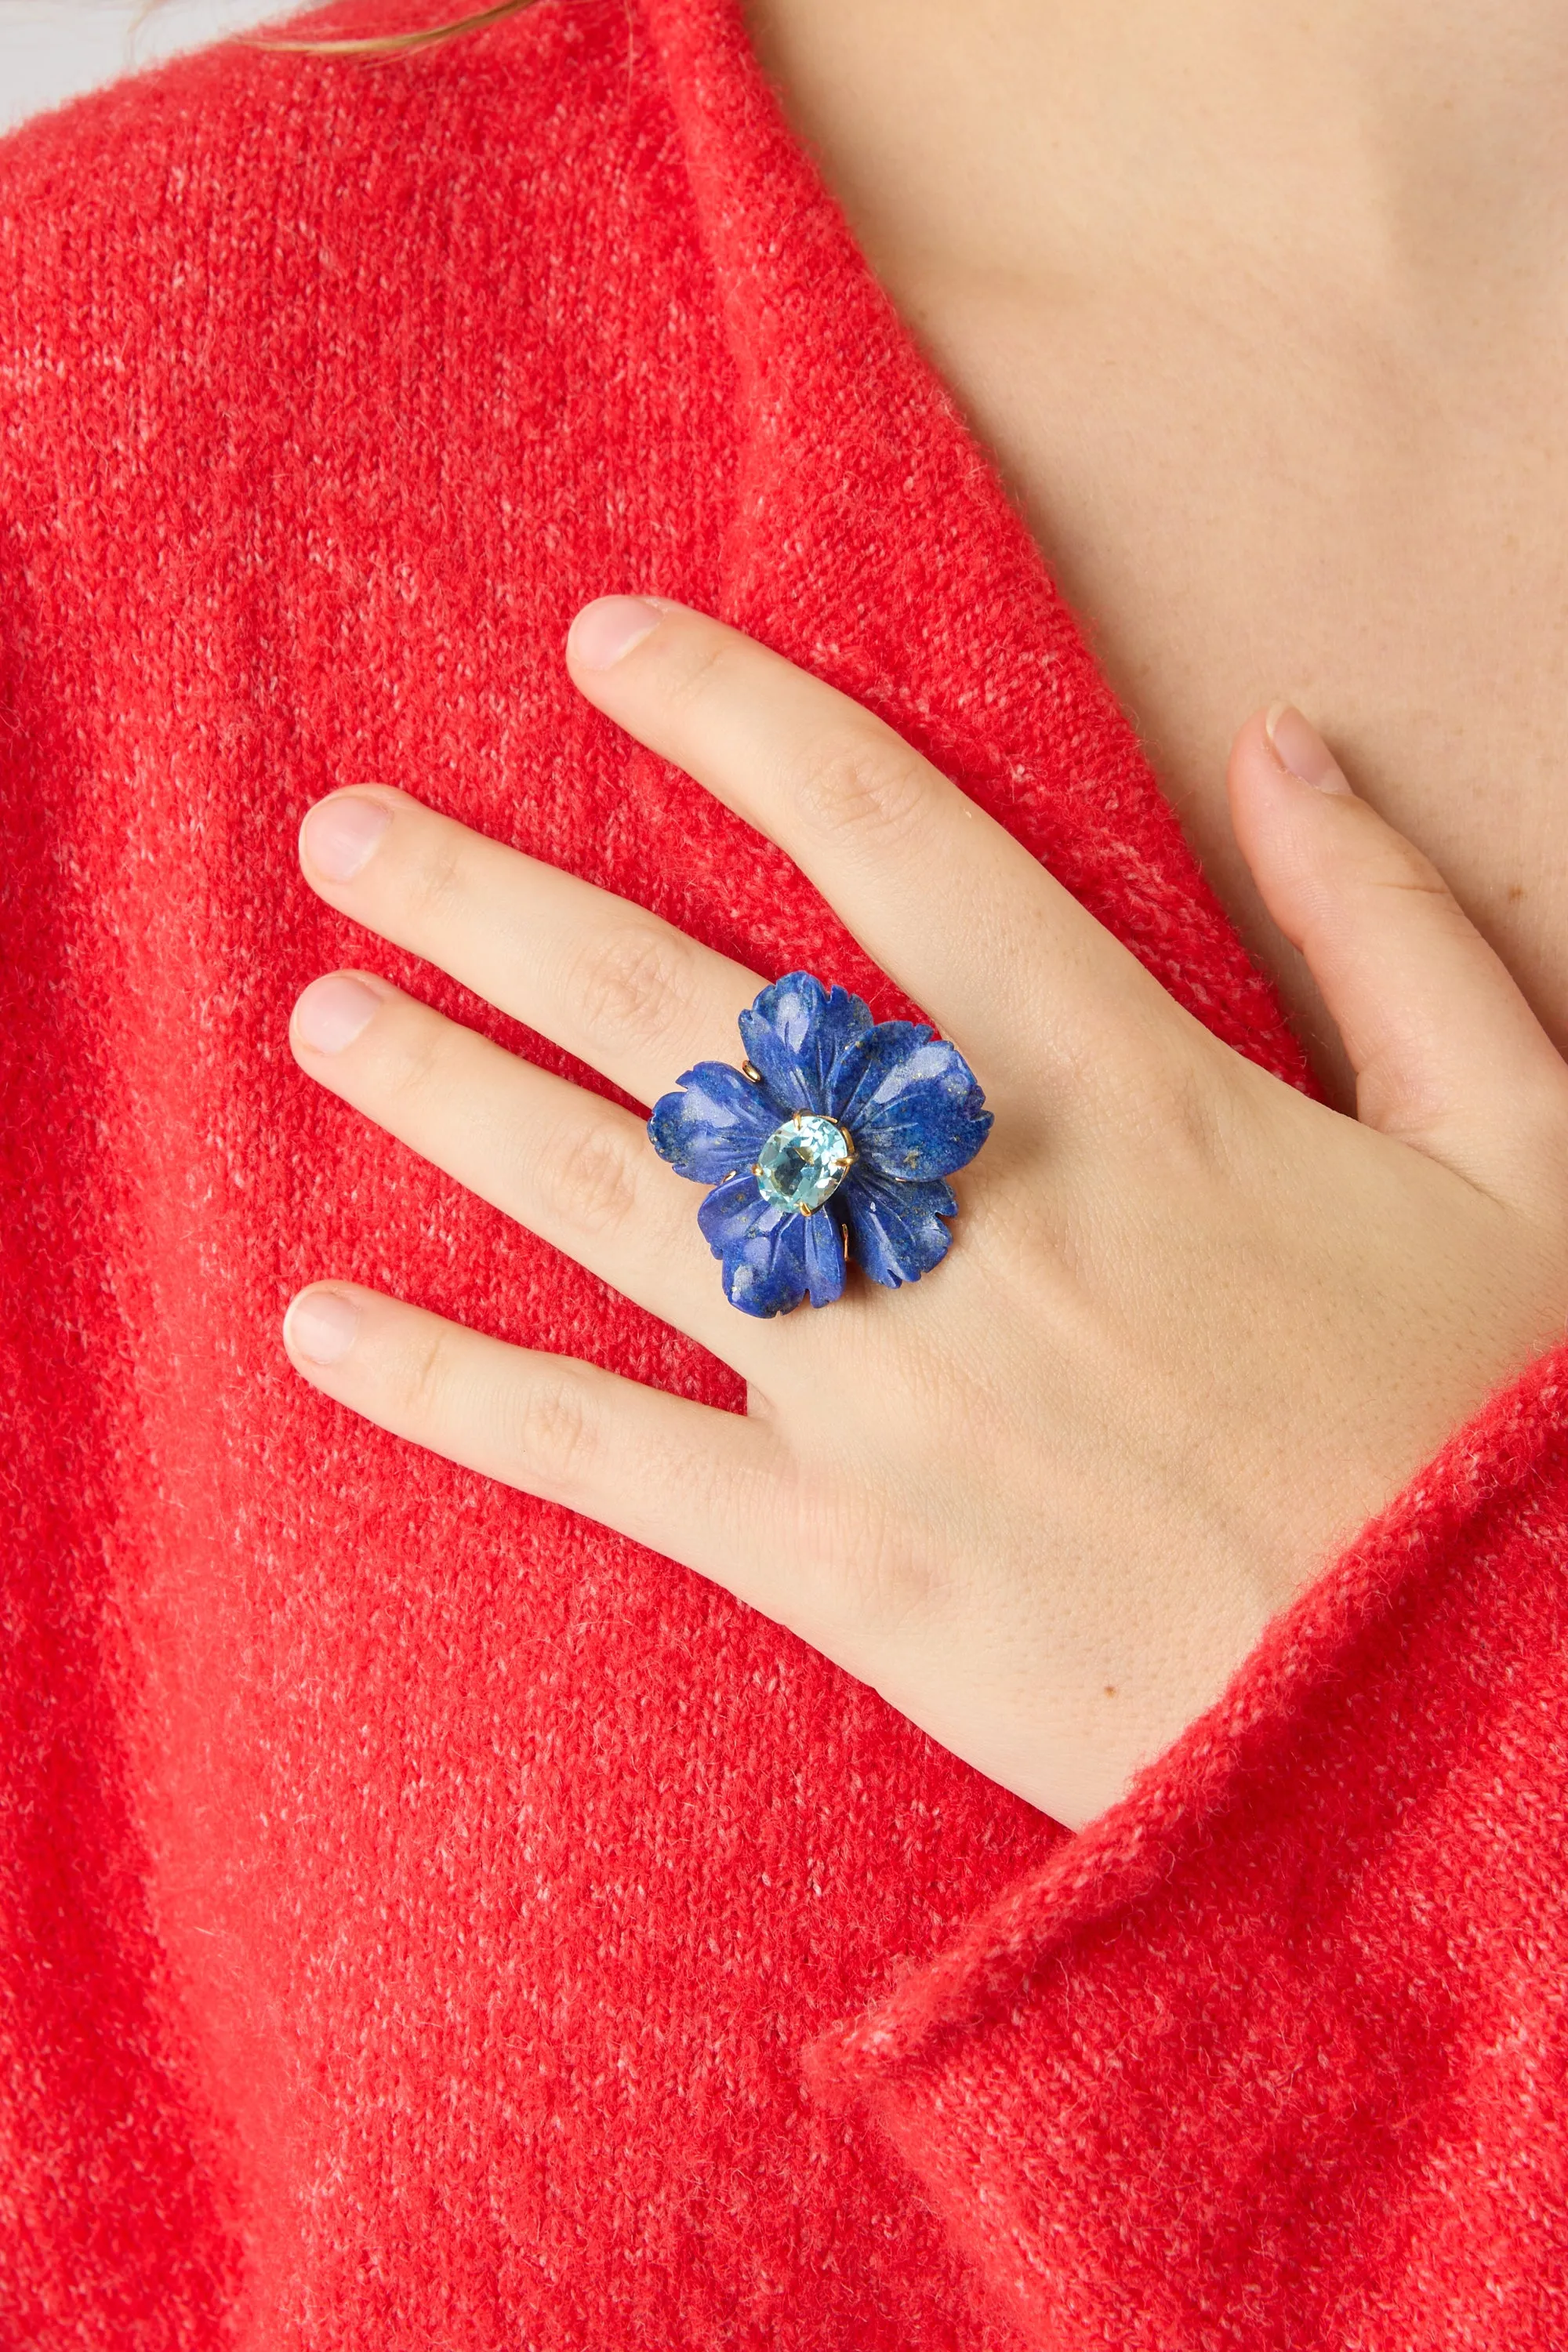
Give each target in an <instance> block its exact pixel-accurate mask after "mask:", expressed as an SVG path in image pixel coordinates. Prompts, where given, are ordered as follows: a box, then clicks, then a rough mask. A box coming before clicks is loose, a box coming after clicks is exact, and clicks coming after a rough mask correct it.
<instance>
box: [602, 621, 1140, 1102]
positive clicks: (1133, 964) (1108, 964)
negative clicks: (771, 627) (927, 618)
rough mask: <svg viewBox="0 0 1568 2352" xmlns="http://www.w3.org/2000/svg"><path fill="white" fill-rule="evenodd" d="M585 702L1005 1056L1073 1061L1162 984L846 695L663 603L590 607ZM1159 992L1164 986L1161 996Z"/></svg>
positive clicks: (945, 1025)
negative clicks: (1061, 1048)
mask: <svg viewBox="0 0 1568 2352" xmlns="http://www.w3.org/2000/svg"><path fill="white" fill-rule="evenodd" d="M567 661H568V666H569V667H570V670H571V673H572V677H573V679H574V682H575V684H576V685H577V686H578V687H579V688H581V690H582V692H583V693H584V694H585V695H586V696H587V697H588V698H589V699H590V700H591V701H592V702H594V703H595V704H596V705H597V706H598V708H599V709H601V710H603V711H604V712H605V715H606V717H608V718H611V719H616V721H617V722H618V723H619V724H620V725H621V726H623V727H625V728H626V730H627V731H628V733H630V734H632V735H635V736H636V737H637V740H638V741H639V742H641V743H646V744H647V746H648V748H649V749H650V750H651V751H657V752H658V753H659V754H660V756H661V757H662V758H664V759H667V760H669V761H672V762H673V763H674V764H675V765H676V766H678V767H680V768H683V769H685V771H686V772H687V773H688V774H689V775H690V776H692V777H693V778H695V780H696V781H697V782H699V783H700V784H701V785H703V786H704V787H705V789H706V790H707V791H709V792H710V793H713V795H714V797H715V798H716V799H718V800H721V801H722V802H724V803H726V805H727V806H729V807H730V808H732V809H733V810H735V812H736V813H737V814H739V815H741V816H743V817H745V818H746V819H747V820H748V821H749V822H750V823H751V824H754V825H755V826H756V827H757V829H758V830H759V832H762V833H764V834H766V835H768V836H769V838H770V839H771V840H773V841H775V842H777V843H778V845H779V846H780V847H781V848H782V849H784V850H785V851H786V852H787V853H788V855H789V856H791V857H793V858H794V860H795V864H796V865H797V866H800V868H801V870H802V872H803V873H805V874H806V875H807V876H808V877H810V879H811V880H812V881H813V882H815V883H816V886H817V887H818V889H820V890H821V892H822V893H823V896H824V897H825V898H826V899H827V901H828V903H829V904H830V905H831V906H832V907H833V908H834V909H835V911H836V912H837V914H838V915H839V916H840V917H841V918H842V919H843V920H844V922H845V923H847V925H848V927H849V929H851V930H852V931H853V932H854V933H855V936H856V938H857V939H858V940H859V941H860V942H861V944H862V946H863V947H865V949H866V950H867V951H868V953H869V954H870V955H871V956H872V957H873V958H874V959H875V960H876V961H877V962H878V963H879V965H880V966H881V968H882V969H883V971H886V972H888V973H889V975H890V976H891V978H893V979H894V980H895V981H897V982H898V983H899V984H900V987H902V988H903V989H904V990H905V991H906V992H907V993H908V994H909V995H910V996H911V997H912V998H913V999H914V1001H915V1002H916V1003H918V1004H920V1005H921V1007H923V1009H924V1010H925V1011H926V1012H927V1013H930V1015H931V1018H932V1019H933V1020H934V1021H936V1022H937V1023H938V1024H939V1025H940V1026H941V1027H942V1029H943V1030H944V1031H945V1032H946V1033H947V1034H950V1035H952V1036H953V1037H955V1038H956V1039H957V1040H958V1042H959V1044H960V1045H963V1047H964V1049H965V1051H970V1050H972V1049H973V1050H979V1051H981V1052H983V1053H984V1055H985V1056H986V1058H987V1061H988V1063H989V1064H990V1065H991V1066H992V1067H993V1068H994V1066H995V1065H996V1063H997V1062H998V1060H1000V1061H1001V1062H1003V1063H1004V1064H1005V1062H1006V1061H1007V1060H1009V1059H1013V1058H1015V1057H1016V1055H1017V1053H1018V1050H1019V1046H1020V1044H1021V1040H1022V1038H1023V1037H1025V1036H1026V1037H1028V1038H1029V1039H1030V1040H1031V1041H1032V1044H1033V1047H1034V1052H1033V1054H1032V1055H1031V1056H1030V1058H1031V1059H1032V1060H1034V1061H1036V1063H1037V1055H1038V1051H1039V1047H1040V1045H1041V1044H1042V1042H1044V1038H1045V1036H1046V1035H1048V1034H1049V1033H1050V1032H1051V1031H1052V1030H1055V1031H1056V1032H1057V1033H1058V1035H1059V1036H1060V1037H1061V1039H1062V1042H1063V1043H1064V1044H1067V1043H1069V1042H1070V1044H1071V1045H1072V1048H1073V1052H1074V1057H1075V1058H1077V1055H1078V1054H1079V1053H1080V1052H1081V1051H1082V1049H1083V1047H1084V1045H1085V1044H1086V1043H1087V1042H1088V1041H1089V1034H1091V1033H1094V1032H1102V1031H1104V1030H1106V1029H1107V1028H1109V1027H1110V1026H1111V1025H1113V1024H1114V1025H1121V1022H1122V1021H1124V1019H1125V1014H1126V1011H1127V1009H1128V1007H1129V1005H1130V1003H1131V1002H1132V1001H1133V1000H1134V999H1136V998H1142V999H1143V1000H1144V1001H1145V1002H1146V1001H1147V997H1148V992H1151V991H1152V992H1154V993H1155V994H1156V995H1162V992H1160V991H1159V990H1158V987H1157V983H1156V982H1153V981H1152V980H1151V979H1150V978H1149V976H1148V974H1147V973H1146V972H1144V971H1143V970H1142V966H1141V965H1140V964H1139V963H1138V962H1137V961H1136V960H1135V959H1134V958H1133V957H1132V956H1131V955H1130V954H1129V953H1128V951H1127V950H1125V949H1124V948H1123V947H1122V946H1121V943H1120V942H1119V941H1118V940H1114V939H1113V938H1112V937H1111V935H1110V932H1109V931H1107V930H1106V929H1104V928H1103V926H1102V925H1100V923H1097V922H1096V921H1095V919H1094V918H1093V917H1092V916H1091V915H1089V914H1087V913H1086V912H1085V911H1084V909H1083V908H1081V907H1080V906H1079V904H1078V902H1077V900H1076V899H1075V898H1072V897H1071V895H1070V893H1068V891H1067V890H1065V889H1063V887H1061V885H1060V884H1059V883H1058V882H1057V881H1056V880H1055V879H1054V878H1053V877H1052V876H1051V875H1049V874H1048V873H1047V871H1046V869H1045V867H1044V866H1041V865H1040V863H1039V861H1038V860H1037V858H1035V857H1033V856H1030V854H1029V852H1028V851H1027V850H1026V849H1025V848H1024V846H1023V845H1022V844H1021V843H1019V842H1017V841H1015V840H1014V838H1013V836H1012V835H1011V834H1010V833H1008V832H1007V831H1006V829H1005V826H1003V825H1000V824H997V823H996V821H995V819H994V817H991V816H988V815H987V814H986V813H985V812H984V810H983V809H981V808H979V807H977V806H976V804H975V803H974V802H973V801H972V800H971V799H970V798H969V797H968V795H967V794H966V793H962V792H960V791H959V789H958V787H957V786H956V785H955V784H953V783H952V782H950V781H949V779H948V778H947V777H945V776H944V775H942V772H940V770H938V769H936V768H933V767H932V766H931V762H930V761H928V760H925V759H922V758H921V755H920V753H919V752H918V751H915V750H914V749H913V748H912V746H910V744H908V743H906V742H905V741H904V740H903V739H902V737H901V736H900V735H897V734H895V732H894V731H893V730H892V729H891V728H890V727H888V726H886V725H884V723H883V722H882V720H881V719H878V718H877V717H875V715H874V714H873V713H872V712H870V711H868V710H866V709H862V708H861V706H860V705H859V704H858V703H857V702H854V701H852V700H851V699H850V698H849V697H848V696H847V695H844V694H840V693H839V692H838V691H837V688H833V687H830V686H828V685H826V683H825V682H824V680H822V679H821V678H817V677H812V676H811V675H810V674H809V673H808V672H807V671H805V670H802V669H797V668H796V667H795V666H794V665H793V664H792V663H790V662H786V661H785V660H784V659H783V658H782V656H779V655H777V654H774V653H770V652H769V651H768V650H767V648H766V647H765V646H760V645H758V644H757V643H756V641H755V639H754V638H752V637H748V636H744V635H742V633H741V632H740V631H739V630H738V629H731V628H728V627H726V626H725V625H724V624H723V623H722V622H721V621H715V620H712V619H710V617H709V616H708V615H707V614H701V613H694V612H692V611H690V610H689V608H688V607H686V606H685V605H681V604H671V603H669V602H668V600H667V599H665V598H663V597H631V596H606V597H602V598H600V599H599V600H598V601H597V602H596V603H595V604H589V605H585V606H584V609H583V611H582V612H581V613H579V614H578V615H577V617H576V619H575V620H574V623H573V625H572V629H571V632H570V635H569V636H568V638H567ZM1162 1001H1164V1000H1163V996H1162Z"/></svg>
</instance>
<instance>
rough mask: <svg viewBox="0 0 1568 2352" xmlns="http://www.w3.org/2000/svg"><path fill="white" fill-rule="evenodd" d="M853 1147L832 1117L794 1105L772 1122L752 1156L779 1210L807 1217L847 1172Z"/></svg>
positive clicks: (834, 1190) (770, 1196) (767, 1191)
mask: <svg viewBox="0 0 1568 2352" xmlns="http://www.w3.org/2000/svg"><path fill="white" fill-rule="evenodd" d="M854 1157H855V1146H854V1145H853V1144H852V1143H851V1142H850V1140H849V1138H848V1137H847V1135H846V1134H845V1132H844V1129H842V1128H841V1127H840V1126H839V1124H838V1121H837V1119H836V1118H822V1117H821V1115H820V1114H819V1113H818V1112H816V1111H810V1110H797V1111H796V1113H795V1117H794V1118H790V1119H786V1120H785V1121H784V1125H783V1127H775V1128H774V1129H773V1133H772V1134H771V1135H770V1136H769V1138H768V1139H767V1141H766V1142H765V1143H764V1144H763V1148H762V1150H761V1151H760V1152H759V1153H758V1155H757V1181H758V1183H759V1184H760V1185H761V1186H762V1188H763V1193H764V1195H765V1197H766V1198H767V1199H768V1200H770V1201H776V1202H778V1205H779V1207H780V1208H781V1209H798V1210H799V1211H800V1213H801V1214H802V1215H803V1216H809V1215H810V1213H811V1212H812V1210H813V1209H820V1208H821V1206H822V1204H823V1202H824V1201H826V1200H830V1199H831V1198H832V1196H833V1194H834V1193H835V1192H837V1190H838V1187H839V1186H840V1184H842V1183H843V1181H844V1179H845V1178H846V1176H847V1175H848V1173H849V1164H850V1162H851V1160H853V1159H854Z"/></svg>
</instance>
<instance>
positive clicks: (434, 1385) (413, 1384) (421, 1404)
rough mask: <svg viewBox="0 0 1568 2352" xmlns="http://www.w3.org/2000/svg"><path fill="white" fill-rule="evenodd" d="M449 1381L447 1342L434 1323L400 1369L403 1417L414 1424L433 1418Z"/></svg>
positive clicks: (437, 1413)
mask: <svg viewBox="0 0 1568 2352" xmlns="http://www.w3.org/2000/svg"><path fill="white" fill-rule="evenodd" d="M451 1384H452V1351H451V1343H450V1340H449V1339H448V1336H447V1332H446V1330H445V1329H444V1328H442V1326H441V1325H440V1324H439V1323H437V1324H436V1326H435V1328H433V1329H431V1330H428V1331H426V1333H425V1334H424V1336H423V1338H422V1339H421V1340H420V1342H419V1345H418V1347H417V1348H416V1350H415V1352H414V1354H413V1355H412V1356H411V1357H410V1358H409V1360H408V1362H407V1364H406V1366H405V1369H404V1373H403V1378H402V1381H401V1383H400V1385H401V1388H402V1403H403V1407H404V1410H405V1415H406V1418H407V1420H408V1421H409V1422H410V1423H413V1424H414V1425H416V1426H417V1427H426V1426H428V1425H429V1424H430V1423H434V1422H436V1421H437V1420H438V1419H439V1418H440V1416H441V1408H442V1405H443V1403H444V1402H445V1401H446V1399H447V1395H448V1393H449V1391H450V1389H451Z"/></svg>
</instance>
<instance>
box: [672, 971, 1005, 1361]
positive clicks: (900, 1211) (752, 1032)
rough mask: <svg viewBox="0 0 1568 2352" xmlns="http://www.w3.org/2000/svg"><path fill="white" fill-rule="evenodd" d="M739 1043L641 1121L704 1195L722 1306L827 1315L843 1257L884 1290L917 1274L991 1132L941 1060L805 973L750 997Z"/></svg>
mask: <svg viewBox="0 0 1568 2352" xmlns="http://www.w3.org/2000/svg"><path fill="white" fill-rule="evenodd" d="M741 1040H742V1045H743V1046H744V1048H745V1054H746V1066H745V1068H744V1070H736V1069H732V1068H731V1066H730V1065H729V1063H727V1062H699V1063H698V1065H697V1066H696V1067H695V1069H690V1070H688V1071H687V1072H686V1074H685V1076H683V1077H682V1078H681V1079H680V1081H679V1085H678V1086H677V1087H676V1088H675V1089H674V1091H673V1092H672V1093H670V1094H667V1095H664V1096H662V1097H660V1099H659V1100H658V1102H657V1103H655V1105H654V1107H653V1114H652V1116H651V1118H649V1120H648V1123H647V1129H648V1134H649V1137H650V1138H651V1139H652V1142H653V1147H654V1149H655V1150H656V1151H657V1152H658V1154H659V1156H660V1158H661V1159H664V1160H668V1162H669V1164H670V1166H671V1167H672V1168H674V1169H677V1170H678V1171H679V1173H680V1174H681V1175H682V1176H689V1177H690V1178H691V1179H692V1181H694V1182H695V1183H699V1184H707V1185H709V1186H710V1187H711V1190H710V1192H709V1193H708V1195H707V1197H706V1199H705V1200H704V1201H703V1202H702V1204H701V1206H700V1208H699V1210H698V1212H697V1222H698V1223H699V1225H700V1227H701V1229H702V1233H703V1236H704V1238H705V1239H706V1241H707V1243H708V1245H709V1247H710V1249H711V1251H712V1252H713V1255H714V1256H715V1257H716V1258H718V1259H719V1260H720V1262H721V1265H722V1268H723V1281H724V1295H725V1297H727V1298H728V1299H729V1300H730V1303H731V1306H734V1307H740V1308H741V1310H742V1313H744V1314H747V1315H784V1314H787V1313H788V1312H789V1311H790V1309H791V1308H792V1307H798V1306H799V1305H800V1303H801V1301H802V1299H803V1298H809V1299H810V1301H811V1303H812V1305H813V1306H814V1307H826V1306H829V1305H830V1304H831V1303H832V1301H833V1300H834V1299H836V1298H837V1297H839V1295H840V1293H841V1292H842V1290H843V1288H844V1279H845V1270H846V1267H847V1263H848V1261H849V1259H850V1258H854V1259H855V1260H856V1262H857V1263H858V1265H860V1267H861V1268H862V1270H863V1271H864V1272H865V1273H866V1274H868V1276H870V1278H871V1280H872V1281H873V1282H879V1283H882V1284H885V1285H886V1286H887V1287H888V1288H889V1289H896V1288H897V1287H898V1286H899V1285H900V1283H904V1282H918V1281H919V1280H920V1277H921V1275H922V1274H929V1273H930V1271H931V1267H932V1266H933V1265H937V1264H938V1262H939V1261H940V1260H941V1259H942V1257H943V1256H945V1255H946V1253H947V1247H948V1243H949V1240H950V1238H951V1235H950V1232H949V1224H950V1221H951V1219H952V1217H953V1216H955V1215H956V1213H957V1210H958V1203H957V1202H956V1201H955V1200H954V1199H953V1197H952V1190H951V1188H950V1187H949V1185H948V1182H947V1179H948V1177H950V1176H951V1175H952V1173H953V1172H954V1171H955V1170H957V1169H960V1168H962V1167H963V1166H964V1165H965V1164H966V1163H967V1162H968V1161H969V1160H973V1157H974V1155H975V1153H976V1152H977V1151H978V1150H979V1149H980V1147H981V1145H982V1144H983V1143H984V1140H985V1138H986V1136H987V1135H988V1134H989V1133H990V1130H991V1113H990V1112H989V1111H988V1110H987V1109H986V1108H985V1098H984V1095H983V1094H982V1093H981V1091H980V1088H979V1087H978V1085H977V1084H976V1082H975V1077H974V1073H973V1070H972V1069H971V1068H970V1066H969V1065H968V1063H967V1062H966V1061H965V1060H964V1058H963V1055H962V1054H961V1053H960V1052H959V1051H958V1049H957V1047H956V1046H955V1045H948V1044H947V1042H946V1040H945V1039H943V1038H941V1037H938V1036H935V1035H934V1034H932V1032H931V1030H930V1029H929V1028H928V1027H927V1026H926V1025H925V1024H924V1023H923V1022H918V1021H873V1020H872V1018H871V1015H870V1013H869V1011H868V1008H867V1006H866V1005H865V1004H864V1003H862V1002H861V1000H860V998H859V997H858V996H851V995H850V994H849V993H848V992H847V990H846V989H842V988H827V987H825V986H824V984H823V982H821V981H820V980H817V979H816V978H814V977H813V975H812V974H811V973H810V972H808V971H790V972H786V973H785V974H784V978H783V979H782V980H778V981H774V982H773V984H772V986H771V987H768V988H764V989H763V990H762V991H761V992H760V993H759V995H758V997H757V999H756V1002H755V1003H753V1004H752V1005H751V1006H750V1007H749V1008H748V1010H747V1011H746V1012H744V1013H742V1015H741ZM830 1201H831V1202H832V1203H833V1207H832V1213H831V1214H830V1215H827V1216H818V1215H816V1213H815V1212H816V1210H818V1209H820V1208H823V1207H825V1206H826V1203H827V1202H830Z"/></svg>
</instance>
